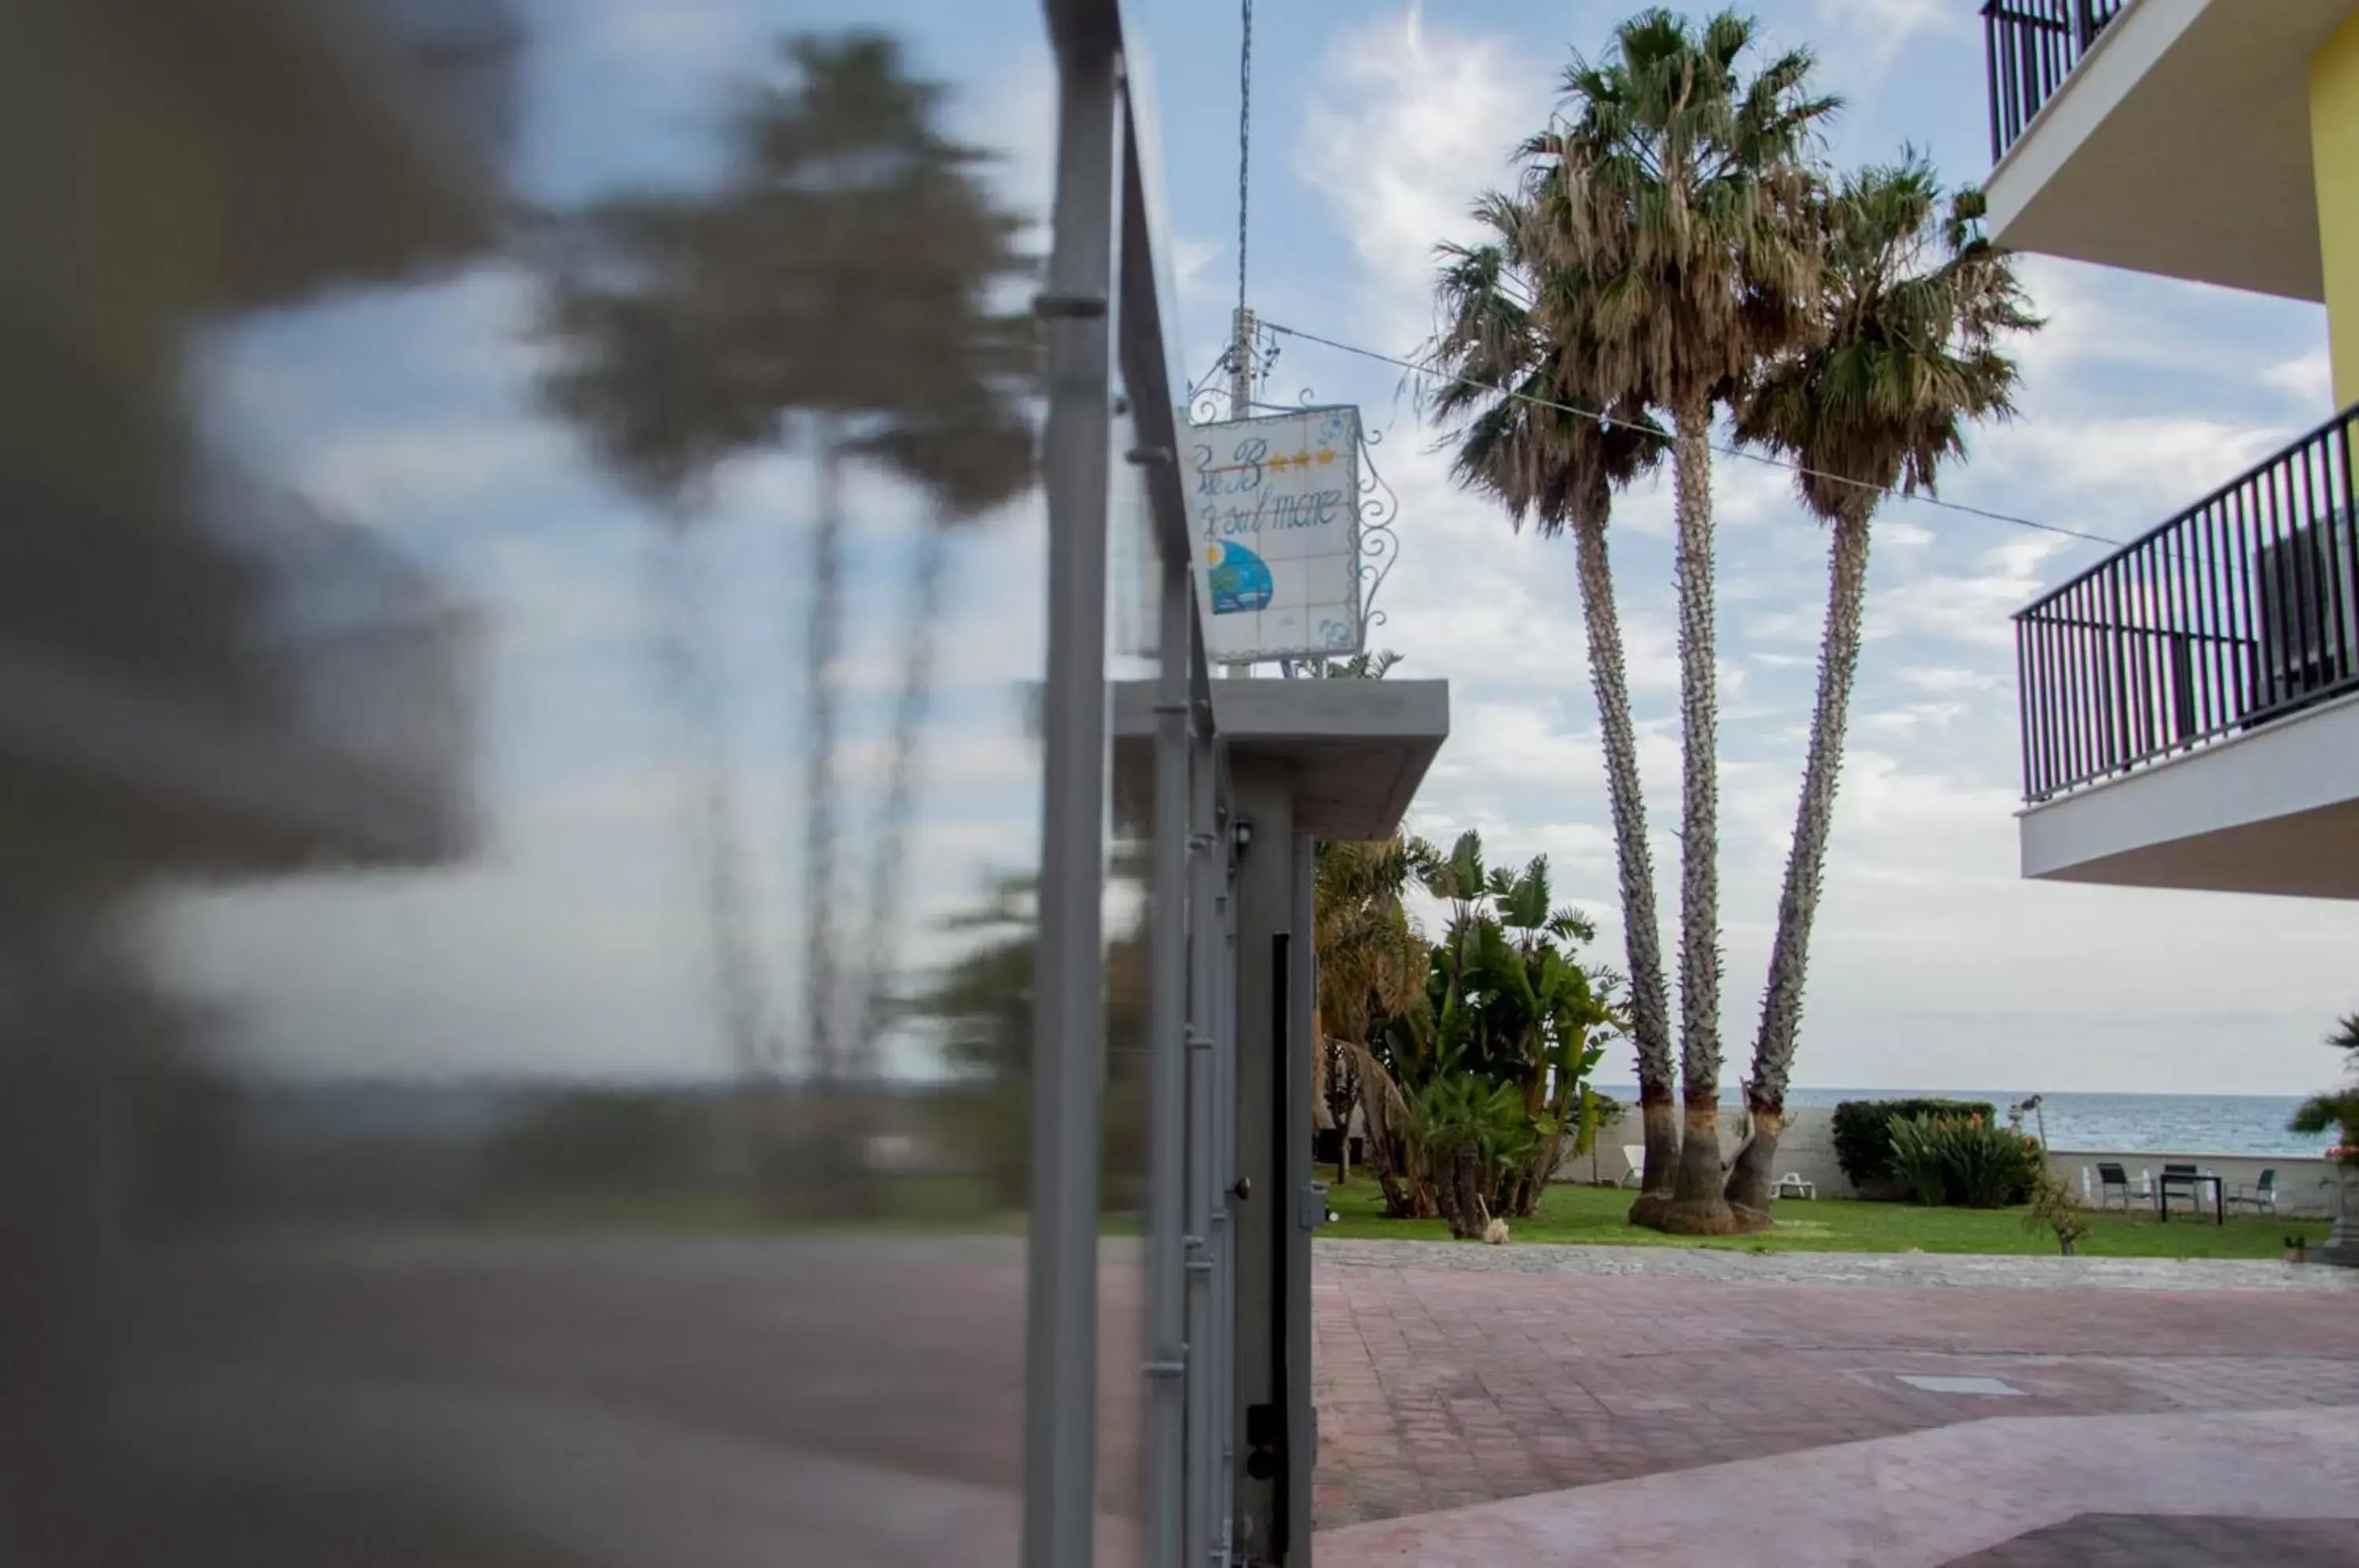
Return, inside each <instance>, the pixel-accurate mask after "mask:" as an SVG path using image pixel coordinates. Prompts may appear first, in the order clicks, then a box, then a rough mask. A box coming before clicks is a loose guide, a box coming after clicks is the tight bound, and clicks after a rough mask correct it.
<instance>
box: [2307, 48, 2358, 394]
mask: <svg viewBox="0 0 2359 1568" xmlns="http://www.w3.org/2000/svg"><path fill="white" fill-rule="evenodd" d="M2310 170H2311V173H2312V175H2313V176H2314V177H2315V178H2316V180H2317V181H2318V240H2319V250H2320V260H2321V263H2322V264H2323V268H2324V276H2325V281H2326V320H2327V330H2328V332H2329V334H2330V336H2331V338H2332V345H2333V366H2334V405H2335V407H2336V408H2348V407H2349V406H2350V405H2352V404H2353V403H2359V16H2353V17H2352V18H2351V19H2350V20H2349V21H2347V22H2345V23H2343V27H2342V28H2341V29H2340V30H2339V31H2337V32H2336V33H2335V35H2334V36H2333V37H2332V38H2329V39H2327V41H2326V42H2325V43H2324V44H2323V45H2321V46H2320V48H2319V50H2318V52H2317V53H2316V54H2315V55H2312V56H2311V57H2310Z"/></svg>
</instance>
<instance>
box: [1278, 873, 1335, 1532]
mask: <svg viewBox="0 0 2359 1568" xmlns="http://www.w3.org/2000/svg"><path fill="white" fill-rule="evenodd" d="M1291 848H1292V850H1293V853H1294V909H1293V920H1292V921H1291V922H1290V923H1291V924H1292V926H1293V928H1294V932H1293V934H1294V942H1293V946H1294V950H1295V953H1294V961H1293V964H1292V965H1291V969H1292V973H1291V974H1289V975H1288V977H1287V979H1288V996H1287V997H1286V1010H1287V1029H1286V1034H1287V1047H1288V1049H1287V1054H1286V1059H1285V1060H1284V1061H1283V1062H1279V1063H1277V1070H1278V1071H1279V1072H1281V1073H1284V1074H1285V1075H1286V1079H1287V1087H1286V1093H1285V1094H1284V1096H1283V1098H1284V1100H1285V1104H1286V1108H1287V1125H1286V1127H1285V1131H1284V1134H1283V1142H1282V1143H1281V1144H1280V1146H1279V1148H1278V1149H1277V1152H1276V1155H1275V1157H1274V1160H1273V1164H1272V1169H1273V1170H1274V1171H1276V1172H1277V1176H1278V1179H1279V1180H1280V1181H1281V1182H1282V1183H1283V1184H1284V1191H1283V1192H1280V1193H1277V1194H1273V1196H1275V1197H1276V1198H1277V1204H1276V1207H1277V1214H1276V1215H1275V1219H1276V1224H1277V1230H1278V1233H1279V1234H1280V1235H1281V1236H1285V1237H1286V1247H1285V1251H1286V1267H1285V1269H1284V1271H1283V1272H1282V1273H1281V1275H1280V1276H1279V1277H1278V1278H1277V1279H1274V1280H1272V1281H1271V1282H1270V1283H1271V1287H1272V1289H1274V1290H1277V1291H1280V1292H1282V1293H1283V1295H1284V1297H1285V1301H1286V1312H1285V1321H1286V1338H1287V1344H1286V1345H1285V1347H1284V1349H1283V1351H1282V1352H1281V1353H1280V1354H1281V1358H1282V1364H1283V1365H1284V1367H1285V1368H1286V1378H1285V1382H1284V1384H1283V1386H1281V1387H1279V1388H1275V1389H1273V1390H1272V1392H1273V1393H1274V1394H1275V1395H1276V1397H1277V1399H1280V1400H1282V1401H1284V1403H1285V1406H1286V1423H1285V1430H1286V1434H1287V1454H1286V1468H1285V1471H1284V1475H1285V1476H1286V1486H1285V1489H1284V1491H1283V1493H1282V1494H1281V1495H1282V1497H1283V1499H1284V1503H1283V1506H1284V1507H1285V1508H1286V1511H1287V1517H1286V1519H1284V1520H1283V1521H1282V1522H1281V1523H1280V1525H1279V1529H1280V1530H1281V1531H1282V1532H1283V1533H1282V1535H1281V1536H1280V1539H1281V1540H1282V1541H1284V1542H1285V1544H1286V1559H1285V1560H1286V1562H1287V1563H1288V1564H1289V1565H1291V1568H1307V1564H1309V1563H1310V1548H1311V1541H1310V1520H1311V1508H1310V1475H1311V1472H1312V1470H1313V1469H1314V1468H1316V1466H1317V1465H1318V1463H1319V1412H1318V1410H1317V1409H1316V1408H1315V1406H1314V1405H1313V1403H1312V1401H1311V1398H1310V1356H1311V1334H1310V1242H1311V1237H1312V1236H1313V1235H1314V1234H1315V1233H1316V1232H1317V1230H1318V1228H1319V1225H1320V1224H1321V1222H1322V1221H1324V1220H1325V1218H1326V1217H1327V1189H1326V1187H1325V1186H1324V1184H1322V1183H1321V1181H1319V1180H1318V1174H1319V1172H1318V1171H1317V1169H1316V1167H1314V1166H1313V1165H1312V1163H1311V1160H1310V1053H1311V1052H1312V1051H1319V1050H1322V1049H1324V1046H1325V1043H1326V1042H1325V1041H1323V1040H1317V1039H1314V1038H1313V1036H1314V1035H1315V1034H1316V1032H1317V1029H1316V1025H1317V1020H1318V1017H1319V1009H1318V996H1319V944H1318V941H1317V931H1318V895H1317V892H1316V888H1317V884H1318V854H1317V851H1318V841H1317V840H1315V839H1314V838H1312V837H1311V835H1310V834H1309V833H1296V834H1295V835H1294V843H1293V844H1292V845H1291Z"/></svg>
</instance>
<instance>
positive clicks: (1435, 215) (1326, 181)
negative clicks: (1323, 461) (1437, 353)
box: [1293, 5, 1561, 346]
mask: <svg viewBox="0 0 2359 1568" xmlns="http://www.w3.org/2000/svg"><path fill="white" fill-rule="evenodd" d="M1461 15H1462V14H1461V13H1459V12H1457V11H1456V10H1455V9H1454V8H1453V10H1452V11H1451V14H1450V16H1451V21H1452V22H1455V21H1457V20H1459V19H1460V16H1461ZM1560 63H1561V60H1560V57H1558V56H1556V55H1553V54H1552V55H1549V56H1545V57H1539V58H1535V57H1534V56H1533V55H1532V54H1531V52H1530V51H1528V50H1527V49H1522V48H1520V47H1519V46H1518V45H1517V42H1516V41H1515V40H1514V39H1512V38H1507V37H1505V36H1504V35H1496V34H1494V35H1483V36H1478V35H1473V34H1468V33H1462V32H1457V31H1454V30H1451V28H1449V27H1445V26H1440V25H1435V24H1433V23H1431V22H1430V21H1429V19H1428V18H1427V16H1425V13H1424V11H1423V9H1422V7H1420V6H1418V5H1411V6H1409V7H1408V9H1407V10H1406V11H1403V12H1401V13H1399V14H1398V15H1397V16H1389V17H1380V18H1378V19H1376V20H1375V21H1372V22H1369V23H1366V24H1364V25H1363V26H1361V27H1356V28H1353V29H1352V30H1350V31H1347V32H1344V33H1343V34H1342V35H1341V36H1340V37H1338V38H1337V39H1336V40H1335V43H1334V45H1333V46H1332V48H1331V49H1330V50H1329V51H1328V54H1327V57H1326V59H1325V60H1322V61H1321V64H1320V68H1319V70H1318V71H1317V72H1316V73H1315V74H1314V76H1313V77H1312V79H1311V81H1312V84H1313V85H1312V92H1311V96H1310V103H1309V105H1308V106H1307V107H1306V109H1305V110H1304V116H1303V119H1304V136H1303V140H1302V142H1301V144H1300V145H1299V147H1297V148H1296V149H1295V156H1294V158H1293V167H1294V172H1295V176H1296V178H1297V179H1298V180H1300V181H1301V182H1302V183H1303V184H1304V185H1305V186H1306V187H1308V188H1309V189H1310V190H1312V191H1317V192H1319V193H1320V195H1321V197H1323V198H1324V199H1325V200H1326V201H1329V202H1331V203H1332V204H1333V205H1334V206H1335V207H1336V208H1337V210H1338V213H1339V216H1340V217H1341V219H1342V221H1343V227H1344V230H1345V233H1346V234H1347V236H1348V239H1349V243H1350V244H1351V245H1352V247H1353V250H1354V251H1355V252H1356V253H1357V255H1358V256H1359V258H1360V261H1361V265H1362V267H1364V270H1365V272H1366V273H1367V274H1368V275H1369V279H1370V282H1371V283H1372V285H1374V288H1373V289H1372V291H1371V292H1372V299H1371V301H1370V302H1371V304H1372V306H1374V307H1375V310H1377V311H1378V312H1379V313H1377V314H1375V315H1373V316H1370V315H1359V316H1357V317H1356V320H1357V322H1358V335H1359V336H1361V337H1363V338H1368V339H1373V340H1374V341H1375V343H1377V344H1378V345H1379V346H1397V345H1400V344H1403V343H1410V342H1414V341H1416V340H1417V339H1419V338H1421V337H1423V336H1424V335H1425V333H1426V332H1428V331H1429V330H1430V326H1431V319H1430V310H1427V309H1426V307H1425V306H1424V303H1423V294H1424V289H1425V288H1426V286H1427V284H1428V283H1429V282H1430V278H1431V277H1432V272H1433V247H1434V245H1436V244H1437V243H1439V242H1440V241H1442V240H1445V239H1463V238H1466V237H1468V236H1470V235H1471V234H1473V232H1474V228H1475V225H1474V223H1473V220H1472V218H1470V217H1469V215H1468V213H1469V210H1470V209H1471V208H1472V206H1473V201H1474V199H1475V197H1476V196H1477V195H1478V194H1479V193H1480V192H1481V191H1482V189H1483V188H1484V186H1488V185H1497V184H1503V183H1505V182H1506V180H1507V179H1508V174H1509V170H1508V164H1507V156H1508V154H1509V153H1510V152H1511V151H1512V150H1513V149H1514V147H1515V145H1516V144H1517V142H1518V141H1519V140H1521V139H1522V138H1523V137H1524V136H1527V135H1528V134H1529V133H1530V131H1531V129H1532V127H1533V126H1534V125H1538V124H1540V123H1541V122H1542V121H1543V120H1544V119H1545V117H1546V115H1547V113H1548V109H1549V92H1550V85H1551V75H1552V73H1553V72H1554V71H1556V70H1557V69H1558V67H1559V66H1560ZM1403 285H1407V286H1408V288H1407V289H1406V290H1405V289H1403V287H1402V286H1403Z"/></svg>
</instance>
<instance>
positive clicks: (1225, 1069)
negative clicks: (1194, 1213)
mask: <svg viewBox="0 0 2359 1568" xmlns="http://www.w3.org/2000/svg"><path fill="white" fill-rule="evenodd" d="M1217 781H1218V777H1216V782H1217ZM1226 795H1227V800H1226V802H1225V810H1224V811H1223V814H1222V816H1221V818H1220V821H1219V823H1218V826H1217V828H1216V830H1215V831H1216V832H1217V833H1219V834H1220V839H1219V842H1218V843H1217V844H1215V845H1214V847H1213V851H1212V853H1213V855H1215V856H1216V860H1215V864H1216V865H1217V866H1219V868H1220V870H1219V876H1220V889H1221V890H1220V897H1219V898H1217V899H1215V900H1214V902H1213V910H1214V914H1215V917H1216V919H1215V921H1214V924H1213V928H1212V941H1213V942H1214V944H1215V953H1214V956H1215V966H1214V972H1213V976H1212V1016H1213V1018H1216V1019H1217V1020H1219V1022H1218V1027H1217V1028H1215V1029H1213V1031H1212V1117H1213V1119H1212V1185H1213V1195H1212V1204H1213V1207H1212V1237H1213V1243H1214V1246H1215V1247H1216V1248H1217V1250H1216V1251H1215V1253H1214V1255H1213V1258H1212V1325H1213V1328H1212V1333H1213V1339H1212V1350H1213V1361H1212V1387H1213V1388H1214V1389H1215V1390H1217V1393H1216V1395H1215V1398H1216V1399H1217V1400H1218V1402H1217V1403H1216V1404H1215V1405H1214V1406H1213V1428H1212V1446H1213V1449H1214V1451H1215V1455H1216V1459H1217V1463H1216V1464H1215V1465H1214V1466H1213V1469H1212V1519H1213V1521H1214V1529H1215V1530H1218V1532H1219V1540H1218V1541H1215V1542H1214V1545H1213V1551H1212V1560H1213V1561H1214V1562H1215V1563H1219V1564H1221V1565H1222V1568H1226V1565H1227V1564H1228V1563H1229V1562H1230V1561H1231V1559H1232V1558H1233V1557H1234V1554H1235V1552H1236V1545H1237V1540H1236V1533H1237V1438H1238V1425H1239V1421H1238V1412H1237V1228H1238V1227H1237V1203H1238V1198H1237V1195H1236V1181H1237V1174H1238V1173H1237V1161H1238V1159H1239V1153H1238V1149H1237V879H1236V862H1235V859H1234V855H1235V851H1234V841H1233V840H1232V839H1231V837H1230V834H1231V833H1232V832H1234V823H1235V822H1236V798H1235V789H1234V780H1231V781H1230V788H1229V789H1228V790H1227V791H1226Z"/></svg>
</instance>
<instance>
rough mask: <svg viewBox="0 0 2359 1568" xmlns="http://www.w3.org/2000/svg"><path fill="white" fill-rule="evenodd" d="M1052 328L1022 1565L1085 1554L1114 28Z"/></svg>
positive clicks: (1104, 49) (1093, 1428) (1068, 132)
mask: <svg viewBox="0 0 2359 1568" xmlns="http://www.w3.org/2000/svg"><path fill="white" fill-rule="evenodd" d="M1059 63H1060V98H1059V103H1058V118H1057V195H1056V208H1055V214H1054V216H1055V226H1056V234H1055V240H1054V243H1053V247H1052V249H1051V252H1050V255H1049V276H1048V286H1047V288H1046V289H1045V290H1044V291H1043V292H1042V294H1041V296H1040V299H1039V301H1038V310H1039V311H1040V314H1041V316H1042V318H1043V319H1044V321H1045V322H1046V333H1047V340H1048V385H1049V402H1048V429H1047V433H1046V437H1045V440H1044V442H1043V447H1042V461H1041V472H1042V488H1043V492H1044V494H1045V497H1046V499H1047V503H1048V517H1049V603H1048V623H1049V624H1048V631H1049V648H1048V662H1049V669H1048V678H1047V681H1046V683H1045V686H1044V689H1043V692H1042V725H1041V731H1042V742H1043V745H1042V751H1043V758H1042V784H1041V789H1042V797H1043V798H1042V813H1041V825H1040V893H1039V923H1040V934H1039V945H1038V954H1037V956H1036V959H1035V965H1034V971H1033V996H1034V999H1035V1000H1034V1015H1033V1033H1032V1130H1031V1146H1032V1185H1031V1205H1032V1215H1031V1222H1032V1223H1031V1242H1030V1248H1029V1256H1028V1259H1027V1261H1028V1264H1029V1275H1028V1280H1027V1284H1028V1293H1027V1298H1026V1302H1025V1310H1026V1317H1027V1321H1026V1325H1025V1327H1026V1340H1025V1368H1024V1373H1025V1410H1024V1563H1025V1564H1026V1568H1090V1558H1091V1550H1092V1547H1093V1537H1094V1530H1095V1525H1096V1515H1097V1508H1096V1497H1095V1492H1096V1465H1097V1454H1096V1447H1097V1239H1098V1238H1097V1228H1098V1203H1097V1181H1098V1124H1099V1112H1100V1106H1099V1094H1100V1089H1099V1083H1100V1075H1101V1073H1103V1067H1104V1056H1105V1038H1104V1037H1105V1017H1104V1013H1105V1009H1104V1004H1103V975H1104V959H1103V953H1102V951H1101V938H1100V929H1099V927H1100V915H1099V900H1100V898H1101V896H1102V892H1103V887H1102V883H1103V866H1104V859H1105V766H1106V721H1105V601H1106V550H1107V547H1106V490H1107V474H1108V468H1109V454H1108V446H1109V443H1110V441H1111V419H1112V397H1113V392H1112V386H1111V382H1112V376H1111V371H1110V363H1109V357H1108V336H1107V321H1106V317H1107V310H1108V299H1109V294H1110V291H1111V288H1112V284H1113V265H1114V170H1115V169H1116V168H1117V167H1119V165H1118V162H1117V158H1116V152H1117V147H1116V141H1117V137H1118V136H1119V131H1118V129H1117V124H1118V122H1117V119H1116V109H1117V94H1116V90H1115V80H1114V77H1115V56H1114V50H1113V49H1112V47H1111V44H1110V42H1108V43H1103V44H1090V43H1076V44H1074V45H1072V46H1071V47H1068V48H1065V49H1061V50H1060V61H1059Z"/></svg>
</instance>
